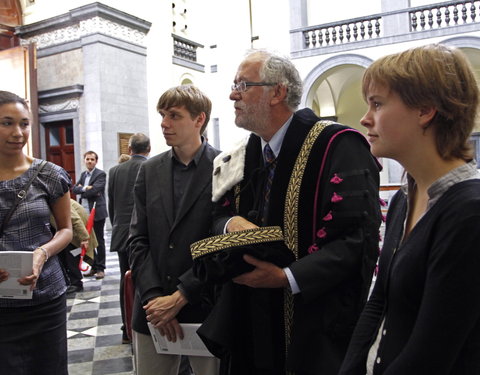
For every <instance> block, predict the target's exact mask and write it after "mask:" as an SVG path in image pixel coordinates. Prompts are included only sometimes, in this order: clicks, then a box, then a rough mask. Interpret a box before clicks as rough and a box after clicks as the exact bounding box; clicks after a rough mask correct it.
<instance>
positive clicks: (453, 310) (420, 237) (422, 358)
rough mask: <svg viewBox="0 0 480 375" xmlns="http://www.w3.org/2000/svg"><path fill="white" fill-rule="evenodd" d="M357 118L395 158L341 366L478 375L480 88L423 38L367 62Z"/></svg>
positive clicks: (456, 57) (383, 153)
mask: <svg viewBox="0 0 480 375" xmlns="http://www.w3.org/2000/svg"><path fill="white" fill-rule="evenodd" d="M362 91H363V96H364V98H365V100H366V101H367V104H368V110H367V113H366V114H365V116H364V117H363V118H362V119H361V124H362V125H363V126H365V128H366V129H367V132H368V140H369V142H370V144H371V148H372V153H373V154H374V155H376V156H378V157H386V158H391V159H394V160H397V161H398V162H399V163H400V164H401V165H402V166H403V167H404V168H405V171H406V174H407V183H406V185H405V186H403V187H402V188H401V189H400V190H399V191H398V192H397V193H396V194H395V196H394V197H393V198H392V200H391V203H390V206H389V210H388V213H387V222H386V233H385V239H384V243H383V248H382V252H381V256H380V262H379V273H378V278H377V280H376V283H375V286H374V289H373V292H372V295H371V297H370V299H369V301H368V303H367V305H366V307H365V309H364V311H363V313H362V315H361V317H360V319H359V321H358V324H357V327H356V329H355V332H354V334H353V337H352V341H351V343H350V346H349V348H348V352H347V354H346V357H345V360H344V362H343V365H342V368H341V371H340V374H342V375H347V374H348V375H353V374H357V375H365V374H375V375H381V374H385V375H386V374H389V375H404V374H408V375H425V374H435V375H447V374H448V375H474V374H480V299H479V298H478V296H479V295H480V272H478V271H479V269H480V251H479V249H480V247H479V244H480V231H479V228H480V194H479V192H480V174H479V172H478V171H477V168H476V163H475V161H474V160H473V158H472V155H473V154H472V149H471V145H470V144H469V135H470V134H471V132H472V130H473V127H474V124H475V119H476V116H477V114H478V105H479V90H478V83H477V81H476V77H475V74H474V72H473V70H472V67H471V65H470V63H469V62H468V60H467V58H466V57H465V55H464V54H463V53H462V52H461V51H460V50H458V49H456V48H453V47H447V46H443V45H439V44H437V45H435V44H434V45H426V46H422V47H417V48H413V49H409V50H406V51H404V52H401V53H397V54H393V55H388V56H385V57H382V58H380V59H378V60H377V61H375V62H374V63H373V64H372V65H370V66H369V67H368V69H367V70H366V71H365V74H364V76H363V83H362Z"/></svg>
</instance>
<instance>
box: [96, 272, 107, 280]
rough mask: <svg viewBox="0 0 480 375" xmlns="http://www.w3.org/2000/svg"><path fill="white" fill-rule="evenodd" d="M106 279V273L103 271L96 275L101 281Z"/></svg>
mask: <svg viewBox="0 0 480 375" xmlns="http://www.w3.org/2000/svg"><path fill="white" fill-rule="evenodd" d="M104 277H105V272H103V271H98V272H97V273H96V274H95V278H96V279H97V280H100V279H103V278H104Z"/></svg>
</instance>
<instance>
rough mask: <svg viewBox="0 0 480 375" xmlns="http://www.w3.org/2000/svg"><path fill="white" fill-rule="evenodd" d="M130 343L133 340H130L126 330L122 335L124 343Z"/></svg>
mask: <svg viewBox="0 0 480 375" xmlns="http://www.w3.org/2000/svg"><path fill="white" fill-rule="evenodd" d="M130 343H131V341H130V339H129V338H128V335H127V334H126V333H125V332H123V335H122V344H130Z"/></svg>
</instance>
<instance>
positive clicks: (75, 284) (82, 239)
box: [50, 199, 98, 294]
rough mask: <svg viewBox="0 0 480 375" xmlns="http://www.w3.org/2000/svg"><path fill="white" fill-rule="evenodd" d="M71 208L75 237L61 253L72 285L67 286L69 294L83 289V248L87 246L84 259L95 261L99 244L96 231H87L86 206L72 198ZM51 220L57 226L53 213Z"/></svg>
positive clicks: (61, 259) (60, 255)
mask: <svg viewBox="0 0 480 375" xmlns="http://www.w3.org/2000/svg"><path fill="white" fill-rule="evenodd" d="M70 210H71V211H70V214H71V217H72V230H73V238H72V242H70V243H69V244H68V246H67V247H66V248H65V249H64V251H61V252H60V254H59V258H60V261H61V262H62V264H63V266H64V268H65V271H66V273H67V276H68V278H69V281H70V285H69V286H68V288H67V294H73V293H76V292H81V291H83V281H82V278H83V275H82V272H81V271H80V268H79V263H80V253H81V248H82V247H83V246H85V248H86V250H87V252H86V254H85V258H84V261H85V259H87V258H90V262H93V257H94V251H95V248H96V247H97V246H98V243H97V237H96V236H95V231H93V230H92V231H91V233H90V234H89V233H88V231H87V228H86V225H87V222H88V213H87V211H85V208H83V207H82V205H81V204H80V203H78V202H77V201H76V200H75V199H70ZM50 221H51V224H52V226H53V227H54V228H56V223H55V220H54V218H53V215H52V216H51V220H50ZM55 230H56V229H55ZM82 267H83V265H82Z"/></svg>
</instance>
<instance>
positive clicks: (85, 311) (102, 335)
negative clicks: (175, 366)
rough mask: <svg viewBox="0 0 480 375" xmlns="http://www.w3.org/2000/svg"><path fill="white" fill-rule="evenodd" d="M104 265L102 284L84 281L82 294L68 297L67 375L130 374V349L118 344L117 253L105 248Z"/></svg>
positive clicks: (119, 322)
mask: <svg viewBox="0 0 480 375" xmlns="http://www.w3.org/2000/svg"><path fill="white" fill-rule="evenodd" d="M106 234H107V233H106ZM108 240H109V238H108ZM106 265H107V268H106V270H105V278H104V279H103V280H96V279H95V277H84V278H83V288H84V290H83V292H79V293H75V294H72V295H69V296H68V300H67V311H68V316H67V319H68V322H67V335H68V370H69V374H70V375H90V374H91V375H107V374H109V375H110V374H111V375H133V374H134V372H133V363H132V347H131V345H130V344H122V331H121V329H120V327H121V326H122V317H121V315H120V302H119V295H118V294H119V282H120V281H119V280H120V269H119V267H118V258H117V253H110V252H108V246H107V263H106Z"/></svg>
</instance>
